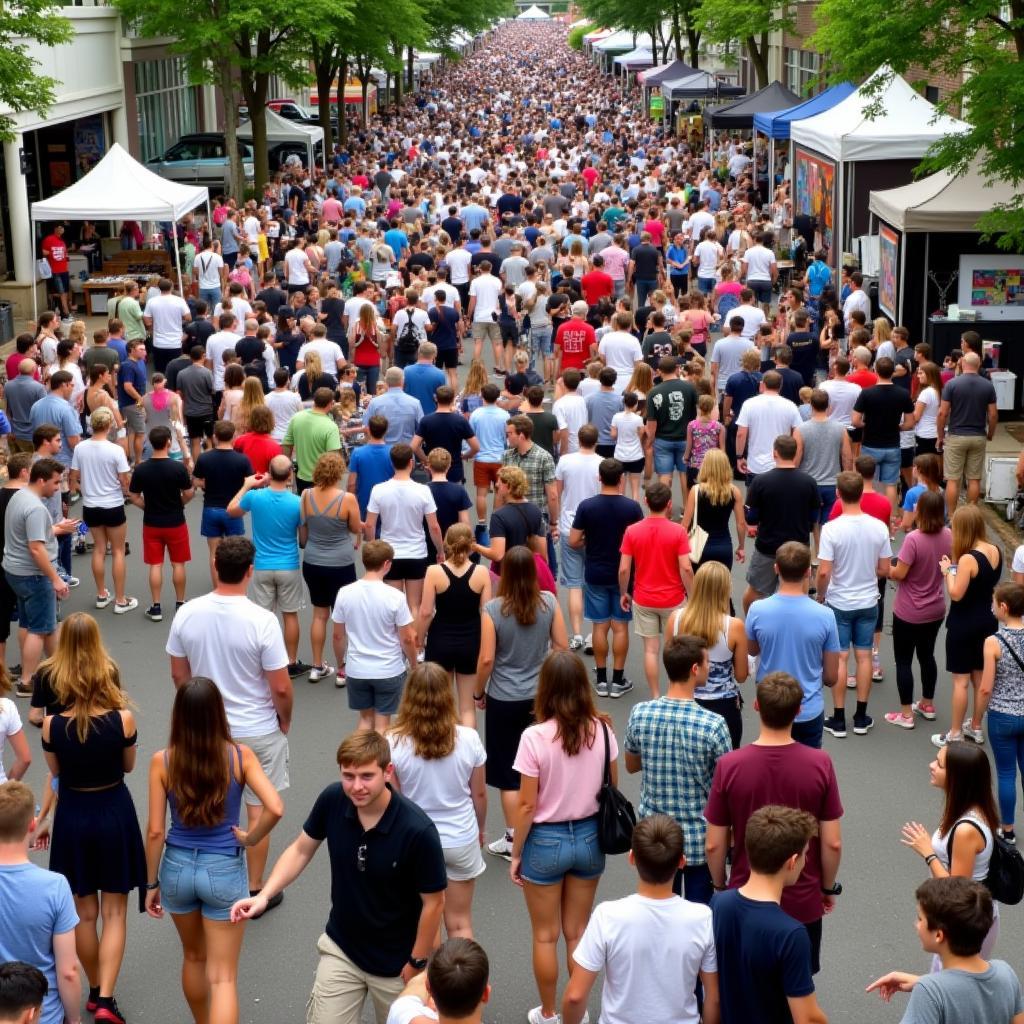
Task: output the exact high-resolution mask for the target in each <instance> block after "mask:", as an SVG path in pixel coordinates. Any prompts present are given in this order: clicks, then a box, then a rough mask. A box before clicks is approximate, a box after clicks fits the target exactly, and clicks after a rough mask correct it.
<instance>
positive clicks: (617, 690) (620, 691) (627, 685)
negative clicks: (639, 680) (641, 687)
mask: <svg viewBox="0 0 1024 1024" xmlns="http://www.w3.org/2000/svg"><path fill="white" fill-rule="evenodd" d="M632 689H633V684H632V683H631V682H630V681H629V680H628V679H627V678H626V677H625V676H623V677H622V682H621V683H616V682H611V683H609V684H608V694H609V696H611V697H614V698H615V699H616V700H618V699H619V698H620V697H622V696H623V695H624V694H627V693H629V692H630V691H631V690H632Z"/></svg>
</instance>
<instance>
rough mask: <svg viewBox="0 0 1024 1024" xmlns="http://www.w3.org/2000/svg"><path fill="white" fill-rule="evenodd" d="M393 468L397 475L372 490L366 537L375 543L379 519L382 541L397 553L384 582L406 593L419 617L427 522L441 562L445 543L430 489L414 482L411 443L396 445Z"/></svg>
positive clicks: (425, 567) (368, 507) (424, 574)
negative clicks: (425, 525)
mask: <svg viewBox="0 0 1024 1024" xmlns="http://www.w3.org/2000/svg"><path fill="white" fill-rule="evenodd" d="M391 465H392V466H393V467H394V470H395V475H394V476H393V477H391V479H390V480H385V481H384V483H380V484H376V485H375V486H374V488H373V490H371V491H370V500H369V501H368V502H367V505H366V525H365V534H366V539H367V540H373V538H374V537H375V536H376V534H377V519H378V517H379V518H380V537H381V540H385V541H387V542H388V543H389V544H390V545H391V547H392V548H393V550H394V561H393V563H392V565H391V568H390V571H389V572H388V574H387V576H385V577H384V581H385V582H386V583H388V584H390V585H391V586H392V587H394V588H395V589H396V590H399V591H402V592H404V594H405V596H406V598H407V599H408V601H409V608H410V610H411V611H412V613H413V614H414V615H415V614H417V613H418V612H419V610H420V598H421V597H422V596H423V580H424V577H425V576H426V575H427V566H428V565H429V564H430V562H429V558H428V554H427V538H426V536H425V534H424V533H423V524H424V522H426V524H427V529H428V530H429V531H430V539H431V540H432V541H433V542H434V549H435V550H436V551H437V552H438V555H437V557H438V561H444V540H443V538H442V537H441V527H440V526H439V525H438V522H437V505H436V504H435V503H434V496H433V494H432V493H431V491H430V488H429V487H427V485H426V484H418V483H416V481H415V480H413V479H412V467H413V450H412V448H411V447H410V446H409V445H407V444H396V445H392V447H391Z"/></svg>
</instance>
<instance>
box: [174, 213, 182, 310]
mask: <svg viewBox="0 0 1024 1024" xmlns="http://www.w3.org/2000/svg"><path fill="white" fill-rule="evenodd" d="M171 230H173V232H174V269H175V270H176V271H177V274H178V294H179V295H180V296H181V297H182V298H185V289H184V287H183V286H182V283H181V254H180V253H179V252H178V222H177V221H176V220H173V221H171Z"/></svg>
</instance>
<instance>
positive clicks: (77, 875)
mask: <svg viewBox="0 0 1024 1024" xmlns="http://www.w3.org/2000/svg"><path fill="white" fill-rule="evenodd" d="M137 740H138V734H137V733H135V734H133V735H131V736H125V734H124V722H123V721H122V719H121V714H120V712H119V711H107V712H104V713H103V714H101V715H94V716H92V717H91V718H90V728H89V732H88V734H87V735H86V737H85V742H84V743H83V742H81V741H80V740H79V739H78V732H77V727H76V725H75V720H74V718H66V717H64V716H63V715H56V716H54V718H53V719H52V720H51V722H50V739H49V741H48V742H44V743H43V749H44V750H46V751H48V752H49V753H51V754H53V755H55V756H56V758H57V761H58V763H59V767H60V772H59V790H58V798H57V812H56V814H55V816H54V822H53V838H52V841H51V844H50V870H51V871H56V872H57V873H58V874H61V875H63V876H64V877H65V878H66V879H67V880H68V884H69V885H70V886H71V891H72V892H73V893H74V894H75V895H76V896H93V895H95V894H96V893H97V892H116V893H129V892H131V891H132V889H138V890H139V909H140V910H142V905H143V902H144V899H145V890H146V852H145V849H144V847H143V845H142V833H141V831H140V830H139V819H138V816H137V815H136V813H135V804H134V803H133V802H132V796H131V793H129V792H128V787H127V786H126V785H125V784H124V768H123V767H122V765H123V756H124V750H125V748H126V747H131V746H134V745H135V743H136V742H137Z"/></svg>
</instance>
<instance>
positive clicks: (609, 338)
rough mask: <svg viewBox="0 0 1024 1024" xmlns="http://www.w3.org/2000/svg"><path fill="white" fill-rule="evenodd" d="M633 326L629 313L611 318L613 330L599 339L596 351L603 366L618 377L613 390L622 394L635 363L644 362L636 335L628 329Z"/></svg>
mask: <svg viewBox="0 0 1024 1024" xmlns="http://www.w3.org/2000/svg"><path fill="white" fill-rule="evenodd" d="M632 324H633V314H632V313H629V312H621V311H620V312H618V313H616V314H615V316H614V317H613V318H612V326H613V327H614V330H611V331H609V332H608V333H607V334H606V335H604V337H602V338H601V341H600V343H599V344H598V346H597V351H598V352H599V353H600V354H601V356H602V357H603V358H604V362H605V366H610V367H611V368H612V369H613V370H614V371H615V373H616V374H617V376H618V379H617V380H616V382H615V390H616V391H618V392H619V394H622V392H623V391H624V390H625V388H626V385H627V384H628V383H629V379H630V377H632V376H633V370H634V368H635V367H636V364H637V363H642V362H643V360H644V351H643V348H641V346H640V342H639V341H637V339H636V335H635V334H632V333H630V330H629V328H630V327H631V326H632Z"/></svg>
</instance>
